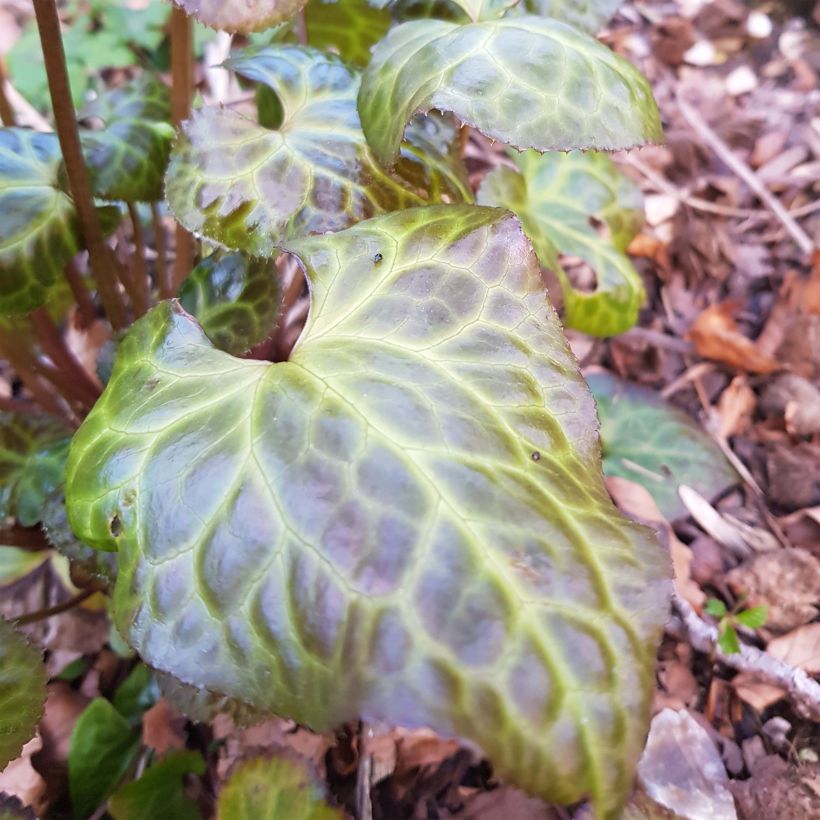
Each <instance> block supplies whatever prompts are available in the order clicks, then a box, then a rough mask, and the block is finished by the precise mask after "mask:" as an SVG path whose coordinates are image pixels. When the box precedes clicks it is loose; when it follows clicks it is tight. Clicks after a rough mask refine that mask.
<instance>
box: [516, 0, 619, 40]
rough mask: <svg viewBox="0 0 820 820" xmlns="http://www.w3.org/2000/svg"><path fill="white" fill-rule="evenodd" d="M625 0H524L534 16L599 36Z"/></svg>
mask: <svg viewBox="0 0 820 820" xmlns="http://www.w3.org/2000/svg"><path fill="white" fill-rule="evenodd" d="M622 3H623V0H524V5H525V7H526V8H527V9H528V10H529V11H530V12H531V13H532V14H540V15H541V16H543V17H554V18H555V19H556V20H561V21H562V22H564V23H569V24H570V25H571V26H574V27H575V28H577V29H580V30H581V31H586V32H587V33H589V34H597V33H598V32H599V31H600V30H601V29H602V28H603V26H604V25H605V24H606V23H608V22H609V20H610V18H611V17H612V15H613V14H615V12H616V11H617V10H618V7H619V6H620V5H622Z"/></svg>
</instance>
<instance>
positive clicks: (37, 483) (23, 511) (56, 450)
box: [0, 412, 70, 527]
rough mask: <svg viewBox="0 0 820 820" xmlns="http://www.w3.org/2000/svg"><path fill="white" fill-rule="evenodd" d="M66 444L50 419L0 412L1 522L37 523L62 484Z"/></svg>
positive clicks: (58, 426) (61, 428) (63, 432)
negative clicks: (14, 518)
mask: <svg viewBox="0 0 820 820" xmlns="http://www.w3.org/2000/svg"><path fill="white" fill-rule="evenodd" d="M69 441H70V436H67V435H66V428H65V426H64V425H62V424H60V423H59V422H56V421H54V420H53V419H50V418H48V417H43V416H23V415H20V414H12V413H3V412H0V519H2V518H7V517H9V516H14V517H16V518H17V520H18V521H19V522H20V524H22V525H23V526H24V527H33V526H34V525H35V524H36V523H37V522H38V521H39V520H40V517H41V514H42V507H43V503H44V501H45V497H46V496H47V495H48V494H49V493H50V492H52V491H53V490H54V488H55V487H57V486H59V484H60V483H61V482H62V479H63V469H64V465H65V458H66V455H67V454H68V444H69Z"/></svg>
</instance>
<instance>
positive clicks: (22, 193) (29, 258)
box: [0, 128, 81, 314]
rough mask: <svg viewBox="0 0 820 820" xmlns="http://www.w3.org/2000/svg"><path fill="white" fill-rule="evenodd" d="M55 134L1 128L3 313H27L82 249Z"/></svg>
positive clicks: (0, 272) (0, 296)
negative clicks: (61, 173)
mask: <svg viewBox="0 0 820 820" xmlns="http://www.w3.org/2000/svg"><path fill="white" fill-rule="evenodd" d="M61 165H62V155H61V154H60V145H59V143H58V141H57V136H56V135H55V134H41V133H39V132H37V131H28V130H26V129H23V128H0V213H2V214H3V218H2V219H0V282H2V286H0V314H3V313H27V312H28V311H30V310H33V309H34V308H36V307H39V306H40V305H42V304H43V302H45V300H46V296H47V294H48V289H49V287H50V286H51V285H52V284H53V283H54V280H55V279H56V278H57V277H58V276H61V275H62V273H61V272H62V269H63V266H64V265H65V263H66V262H68V260H69V259H71V257H72V256H74V254H75V253H77V251H78V250H79V249H80V244H81V238H80V227H79V222H78V221H77V214H76V212H75V210H74V203H73V202H72V200H71V198H70V197H69V196H68V194H67V193H66V192H65V191H64V190H63V189H62V187H61V186H60V184H59V182H58V174H59V171H60V168H61Z"/></svg>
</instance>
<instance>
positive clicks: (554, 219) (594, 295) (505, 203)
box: [478, 151, 646, 336]
mask: <svg viewBox="0 0 820 820" xmlns="http://www.w3.org/2000/svg"><path fill="white" fill-rule="evenodd" d="M513 160H514V161H515V162H516V164H517V165H518V167H519V169H520V170H519V172H516V171H514V170H512V169H511V168H497V169H496V170H495V171H492V172H491V173H489V174H488V175H487V176H486V177H485V178H484V182H483V183H482V185H481V189H480V191H479V194H478V200H479V202H481V203H482V204H483V205H498V206H500V207H503V208H509V210H511V211H512V212H513V213H514V214H516V215H517V216H518V217H519V218H520V219H521V222H522V223H523V225H524V230H525V231H526V233H527V236H529V238H530V239H531V240H532V243H533V246H534V247H535V252H536V253H537V254H538V258H539V259H540V260H541V264H542V265H544V267H546V268H549V269H550V270H552V271H554V272H555V274H556V275H557V276H558V279H559V281H560V283H561V290H562V292H563V295H564V324H565V325H567V326H568V327H574V328H577V329H578V330H582V331H583V332H584V333H589V334H591V335H593V336H614V335H615V334H617V333H623V332H624V331H625V330H628V329H629V328H630V327H632V326H633V325H634V324H635V323H636V322H637V320H638V311H639V309H640V308H641V306H642V305H643V302H644V300H645V298H646V293H645V291H644V287H643V283H642V282H641V277H640V275H639V274H638V272H637V271H636V270H635V268H634V267H633V265H632V262H631V261H630V260H629V257H628V256H627V255H626V248H627V245H629V243H630V241H631V240H632V238H633V237H634V236H635V234H636V233H637V232H638V231H639V230H640V227H641V224H642V223H643V208H642V204H643V203H642V198H641V194H640V191H639V190H638V188H637V187H636V186H635V185H633V184H632V182H630V181H629V180H628V179H627V178H626V177H625V176H624V175H623V174H621V172H620V171H619V170H618V168H617V167H616V165H615V164H614V163H613V162H612V160H611V159H610V158H609V157H608V156H606V155H605V154H598V153H581V152H580V151H574V152H572V153H570V154H544V155H541V154H538V153H536V152H535V151H528V152H527V153H525V154H520V155H517V156H514V157H513ZM595 223H597V224H598V225H600V226H601V228H602V229H603V231H602V230H601V229H599V228H598V227H596V224H595ZM561 254H566V255H568V256H571V257H577V258H579V259H581V260H582V261H583V262H585V263H586V264H588V265H589V266H590V268H591V269H592V270H593V271H594V272H595V274H596V276H597V287H596V288H595V290H594V291H592V292H586V291H582V290H579V289H577V288H575V287H573V285H572V282H571V281H570V278H569V275H568V273H567V271H566V270H565V269H564V267H563V266H562V264H561Z"/></svg>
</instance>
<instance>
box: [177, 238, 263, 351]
mask: <svg viewBox="0 0 820 820" xmlns="http://www.w3.org/2000/svg"><path fill="white" fill-rule="evenodd" d="M179 301H180V304H181V305H182V307H183V308H185V310H187V311H188V313H190V314H192V315H193V316H196V318H197V320H198V321H199V324H200V325H201V326H202V329H203V330H204V331H205V332H206V333H207V334H208V336H209V337H210V339H211V341H212V342H213V343H214V345H215V346H216V347H218V348H219V349H220V350H224V351H225V352H227V353H232V354H233V355H235V356H238V355H239V354H241V353H244V352H245V351H247V350H249V349H250V348H251V347H253V345H255V344H256V343H257V342H261V341H262V340H264V339H266V338H267V337H268V335H270V333H271V331H272V329H273V326H274V323H275V322H276V316H277V314H278V312H279V273H278V271H277V270H276V266H275V265H274V263H273V262H272V261H271V260H269V259H255V258H253V257H249V256H245V255H244V254H241V253H227V254H224V255H223V254H222V253H214V254H211V255H210V256H208V257H206V258H205V259H203V260H202V262H200V263H199V264H198V265H197V266H196V267H195V268H194V269H193V271H192V272H191V274H190V276H188V278H187V279H186V280H185V282H183V284H182V287H181V288H180V291H179Z"/></svg>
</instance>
